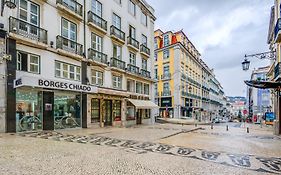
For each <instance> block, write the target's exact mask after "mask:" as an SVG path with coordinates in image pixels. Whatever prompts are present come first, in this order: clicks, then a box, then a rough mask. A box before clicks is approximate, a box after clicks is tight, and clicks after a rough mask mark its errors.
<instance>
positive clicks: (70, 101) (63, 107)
mask: <svg viewBox="0 0 281 175" xmlns="http://www.w3.org/2000/svg"><path fill="white" fill-rule="evenodd" d="M54 121H55V123H54V126H55V127H54V128H55V129H64V128H76V127H80V126H81V96H80V94H76V93H64V92H55V94H54Z"/></svg>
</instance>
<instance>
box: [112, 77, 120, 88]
mask: <svg viewBox="0 0 281 175" xmlns="http://www.w3.org/2000/svg"><path fill="white" fill-rule="evenodd" d="M121 81H122V78H121V76H114V75H113V76H112V84H113V88H117V89H122V83H121Z"/></svg>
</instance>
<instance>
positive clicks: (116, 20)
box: [112, 13, 122, 30]
mask: <svg viewBox="0 0 281 175" xmlns="http://www.w3.org/2000/svg"><path fill="white" fill-rule="evenodd" d="M112 25H113V26H114V27H116V28H117V29H119V30H121V27H122V25H121V17H120V16H118V15H117V14H116V13H113V14H112Z"/></svg>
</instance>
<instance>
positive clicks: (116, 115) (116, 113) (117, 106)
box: [113, 100, 121, 121]
mask: <svg viewBox="0 0 281 175" xmlns="http://www.w3.org/2000/svg"><path fill="white" fill-rule="evenodd" d="M113 119H114V121H121V101H120V100H115V101H114V103H113Z"/></svg>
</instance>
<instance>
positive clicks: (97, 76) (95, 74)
mask: <svg viewBox="0 0 281 175" xmlns="http://www.w3.org/2000/svg"><path fill="white" fill-rule="evenodd" d="M92 84H94V85H99V86H102V85H103V73H102V72H100V71H96V70H92Z"/></svg>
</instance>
